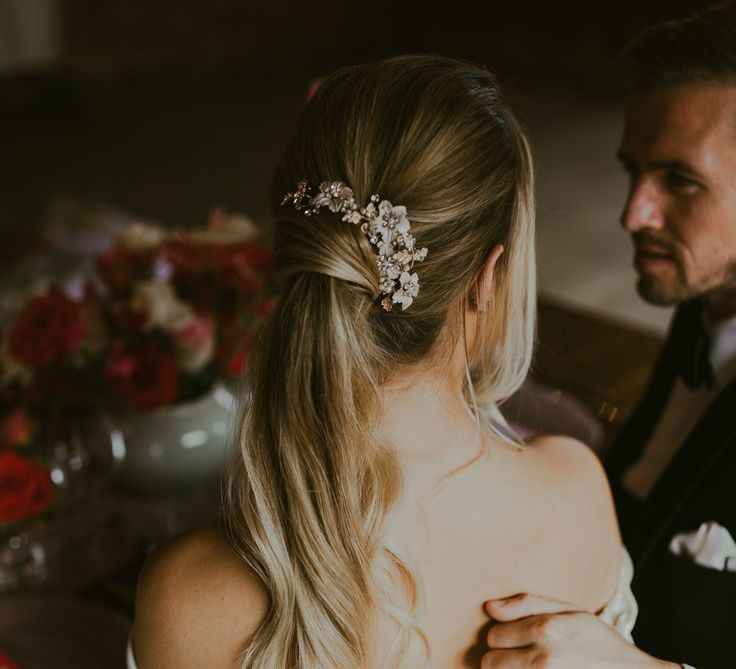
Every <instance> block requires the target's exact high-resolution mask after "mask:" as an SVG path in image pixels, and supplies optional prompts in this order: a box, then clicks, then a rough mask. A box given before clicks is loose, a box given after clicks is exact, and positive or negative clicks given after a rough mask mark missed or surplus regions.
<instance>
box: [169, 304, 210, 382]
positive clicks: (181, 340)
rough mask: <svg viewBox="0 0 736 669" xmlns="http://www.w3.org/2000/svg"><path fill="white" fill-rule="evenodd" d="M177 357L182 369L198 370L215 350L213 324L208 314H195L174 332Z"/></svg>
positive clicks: (205, 363)
mask: <svg viewBox="0 0 736 669" xmlns="http://www.w3.org/2000/svg"><path fill="white" fill-rule="evenodd" d="M175 338H176V345H177V346H176V348H177V359H178V361H179V364H180V365H181V366H182V368H183V369H185V370H187V371H188V372H198V371H199V370H201V369H202V368H203V367H205V366H206V365H207V363H209V362H210V360H212V356H213V355H214V352H215V324H214V321H213V320H212V319H211V318H210V317H209V316H196V317H195V318H193V319H192V320H191V321H189V323H187V324H186V325H185V326H184V327H182V328H181V329H180V330H179V331H178V332H176V334H175Z"/></svg>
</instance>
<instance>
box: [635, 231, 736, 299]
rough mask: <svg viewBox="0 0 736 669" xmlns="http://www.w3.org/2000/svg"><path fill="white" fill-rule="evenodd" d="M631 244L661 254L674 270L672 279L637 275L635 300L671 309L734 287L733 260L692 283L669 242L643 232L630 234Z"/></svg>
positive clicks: (735, 260) (676, 250)
mask: <svg viewBox="0 0 736 669" xmlns="http://www.w3.org/2000/svg"><path fill="white" fill-rule="evenodd" d="M633 240H634V245H635V247H636V248H637V249H638V248H641V247H643V248H646V249H652V248H654V249H656V250H658V251H661V252H663V253H664V254H665V255H667V257H668V258H669V260H670V261H671V262H672V265H673V267H674V269H675V272H674V276H672V275H668V276H657V275H654V274H651V275H647V274H641V275H639V278H638V281H637V283H636V290H637V292H638V293H639V296H640V297H641V298H642V299H643V300H645V301H646V302H649V303H650V304H654V305H657V306H672V305H675V304H679V303H681V302H686V301H688V300H692V299H694V298H696V297H703V296H705V295H708V294H709V293H713V292H715V291H718V290H721V289H723V288H727V287H734V286H736V258H730V259H728V261H727V262H726V263H725V265H722V266H720V267H718V268H716V269H714V270H712V271H710V272H708V273H707V274H705V275H703V276H702V277H700V278H698V279H696V280H694V279H692V278H691V277H689V276H688V273H687V271H686V269H685V264H684V263H683V261H682V259H681V255H680V253H679V251H678V249H677V248H676V247H675V246H674V245H673V244H672V243H671V242H669V241H667V240H663V239H661V238H659V237H656V236H654V235H651V234H649V233H646V232H645V233H636V234H634V235H633Z"/></svg>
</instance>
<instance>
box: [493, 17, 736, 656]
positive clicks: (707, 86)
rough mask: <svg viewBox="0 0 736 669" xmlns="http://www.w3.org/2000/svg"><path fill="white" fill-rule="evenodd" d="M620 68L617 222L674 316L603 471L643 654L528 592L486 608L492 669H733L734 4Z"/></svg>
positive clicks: (645, 43) (657, 31) (654, 295)
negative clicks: (625, 178)
mask: <svg viewBox="0 0 736 669" xmlns="http://www.w3.org/2000/svg"><path fill="white" fill-rule="evenodd" d="M622 62H623V65H624V69H625V71H626V73H627V76H628V78H629V83H630V98H629V101H628V107H627V113H626V121H625V127H624V133H623V138H622V141H621V145H620V149H619V154H618V157H619V160H620V161H621V163H622V165H623V167H624V169H625V170H626V172H627V173H628V175H629V178H630V186H629V194H628V198H627V200H626V204H625V205H624V209H623V212H622V214H621V224H622V226H623V228H624V229H625V230H626V231H627V232H628V233H629V234H630V235H631V239H632V242H633V246H634V265H635V267H636V270H637V273H638V284H637V288H638V291H639V293H640V295H641V296H642V297H643V298H644V299H645V300H646V301H648V302H650V303H653V304H660V305H677V307H678V308H677V311H676V314H675V316H674V319H673V321H672V324H671V326H670V331H669V334H668V337H667V341H666V344H665V347H664V351H663V353H662V356H661V358H660V360H659V362H658V364H657V367H656V369H655V370H654V374H653V376H652V379H651V381H650V385H649V388H648V389H647V392H646V393H645V396H644V398H643V400H642V402H641V404H640V406H639V407H638V409H637V410H636V412H635V413H634V416H633V417H632V419H631V421H630V423H629V424H628V425H627V426H626V427H625V428H624V430H623V431H622V433H621V436H620V438H619V440H618V442H617V444H616V445H615V446H614V448H613V450H612V452H611V455H610V457H609V459H608V461H607V463H606V464H607V470H608V473H609V478H610V481H611V486H612V489H613V491H614V497H615V499H616V505H617V508H618V511H619V517H620V521H621V528H622V534H623V538H624V542H625V544H626V545H627V547H628V548H629V550H630V551H631V553H632V557H633V559H634V563H635V565H636V571H635V576H634V581H633V590H634V594H635V595H636V597H637V600H638V602H639V607H640V614H639V620H638V622H637V626H636V628H635V630H634V638H635V640H636V642H637V644H638V646H639V648H640V649H641V650H638V649H636V648H634V647H632V646H629V645H628V644H627V643H626V642H624V641H623V640H622V639H621V638H620V637H618V635H617V634H615V633H614V632H613V631H612V630H611V629H610V628H608V627H607V626H606V625H604V624H603V623H601V622H600V621H599V620H598V619H597V618H595V617H594V616H592V615H590V614H587V613H582V612H572V611H570V607H569V606H565V605H564V604H561V603H558V602H552V601H549V600H545V599H542V598H538V597H534V596H530V595H523V596H518V597H514V598H511V599H509V600H501V601H498V600H497V601H494V602H489V603H488V604H487V610H488V613H489V614H490V615H491V617H492V618H493V619H494V620H496V621H497V622H498V624H496V625H494V626H493V627H492V628H491V632H490V633H489V639H488V641H489V647H490V652H489V653H487V655H486V656H485V657H484V659H483V664H482V667H483V668H484V669H512V668H513V669H525V668H528V669H531V668H532V667H545V668H546V669H556V668H558V667H559V668H560V669H562V668H564V669H577V668H580V669H583V668H584V669H596V668H601V669H602V668H603V667H622V668H623V667H629V668H631V669H633V668H634V667H639V668H641V669H645V668H651V669H654V668H656V667H679V666H689V665H685V664H678V663H689V664H690V665H692V666H694V667H697V668H698V669H725V668H726V667H736V542H735V540H734V538H736V3H727V4H724V5H719V6H718V7H715V8H712V9H710V10H707V11H705V12H703V13H702V14H700V15H696V16H693V17H691V18H689V19H686V20H683V21H679V22H668V23H665V24H662V25H659V26H656V27H654V28H652V29H650V30H648V31H646V32H644V33H642V34H641V35H639V36H638V37H636V38H635V39H634V40H633V41H632V42H631V44H630V45H629V46H628V47H627V49H626V50H625V51H624V54H623V56H622ZM658 658H662V659H658Z"/></svg>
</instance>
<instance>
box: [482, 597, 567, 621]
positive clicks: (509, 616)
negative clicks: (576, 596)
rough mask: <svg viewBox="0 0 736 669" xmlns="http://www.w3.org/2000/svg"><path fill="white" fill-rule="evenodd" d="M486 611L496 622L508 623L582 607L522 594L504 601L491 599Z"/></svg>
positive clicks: (487, 603) (486, 604)
mask: <svg viewBox="0 0 736 669" xmlns="http://www.w3.org/2000/svg"><path fill="white" fill-rule="evenodd" d="M485 609H486V612H487V613H488V615H489V616H491V618H493V619H494V620H497V621H499V622H508V621H509V620H518V619H519V618H527V617H529V616H538V615H542V614H545V613H567V612H568V611H578V610H580V607H579V606H575V605H574V604H567V603H565V602H559V601H557V600H556V599H547V598H546V597H539V596H538V595H530V594H528V593H521V594H519V595H513V596H512V597H505V598H504V599H491V600H489V601H487V602H486V603H485Z"/></svg>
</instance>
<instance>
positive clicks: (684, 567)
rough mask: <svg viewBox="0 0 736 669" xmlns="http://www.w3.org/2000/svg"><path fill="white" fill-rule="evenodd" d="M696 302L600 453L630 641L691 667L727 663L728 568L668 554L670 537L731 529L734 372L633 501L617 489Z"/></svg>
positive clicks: (734, 518) (660, 398) (735, 612)
mask: <svg viewBox="0 0 736 669" xmlns="http://www.w3.org/2000/svg"><path fill="white" fill-rule="evenodd" d="M695 318H700V304H699V303H698V302H697V301H694V302H690V303H686V304H684V305H682V306H681V307H680V308H679V309H678V311H677V313H676V314H675V318H674V319H673V322H672V325H671V327H670V331H669V334H668V336H667V340H666V343H665V346H664V349H663V352H662V354H661V357H660V359H659V362H658V363H657V366H656V368H655V370H654V374H653V376H652V378H651V381H650V384H649V387H648V388H647V391H646V393H645V395H644V398H643V400H642V402H641V403H640V405H639V407H638V408H637V410H636V411H635V413H634V415H633V416H632V419H631V421H630V422H629V423H628V425H626V427H625V428H624V429H623V430H622V432H621V434H620V436H619V438H618V440H617V442H616V444H615V445H614V447H613V448H612V450H611V452H610V455H609V457H608V459H607V462H606V468H607V471H608V475H609V478H610V481H611V486H612V489H613V492H614V498H615V500H616V506H617V510H618V513H619V520H620V523H621V531H622V535H623V538H624V542H625V544H626V545H627V547H628V548H629V550H630V552H631V554H632V558H633V560H634V565H635V574H634V582H633V589H634V594H635V595H636V597H637V600H638V602H639V619H638V622H637V625H636V628H635V629H634V639H635V641H636V643H637V645H638V646H639V647H640V648H642V649H643V650H646V651H647V652H649V653H651V654H652V655H654V656H655V657H658V658H661V659H666V660H671V661H674V662H685V663H688V664H691V665H693V666H694V667H697V669H726V667H729V668H733V667H736V572H726V571H717V570H715V569H708V568H706V567H702V566H700V565H697V564H695V563H694V562H693V561H692V560H691V559H689V558H685V557H676V556H674V555H673V554H671V552H670V551H669V550H668V546H669V542H670V540H671V539H672V537H673V536H674V535H676V534H678V533H681V532H689V531H694V530H697V529H698V527H699V526H700V525H701V523H704V522H708V521H715V522H717V523H718V524H719V525H722V526H723V527H725V528H726V529H727V530H728V531H729V533H730V534H731V536H733V537H735V538H736V381H733V382H731V384H730V385H728V386H727V387H725V388H723V389H722V391H721V392H720V393H719V394H718V396H717V398H716V399H715V400H714V402H713V403H712V404H711V405H710V407H709V408H708V410H707V411H706V413H705V415H703V417H702V418H701V419H700V421H699V422H698V424H697V425H696V426H695V427H694V428H693V430H692V431H691V432H690V434H688V435H687V436H685V435H683V436H684V437H685V440H684V442H683V445H682V447H681V448H680V450H679V451H678V453H677V455H676V456H675V457H674V459H673V460H672V461H671V462H670V464H669V466H668V467H667V469H666V470H665V472H664V474H663V475H662V477H661V478H660V479H659V481H658V482H657V484H656V486H655V487H654V489H653V490H652V492H651V494H650V496H649V497H648V499H647V501H646V502H645V503H644V504H642V503H640V502H638V501H636V500H634V499H633V498H632V497H631V496H630V495H628V494H627V493H626V491H625V490H623V489H622V487H621V485H620V482H621V476H622V474H623V472H624V471H625V470H626V468H627V467H628V466H629V465H630V464H632V463H633V462H635V461H636V460H637V459H638V458H639V456H640V455H641V453H642V451H643V449H644V446H645V445H646V442H647V440H648V438H649V436H650V435H651V433H652V431H653V429H654V427H655V426H656V424H657V421H658V419H659V418H660V416H661V414H662V412H663V410H664V408H665V405H666V402H667V399H668V397H669V394H670V392H671V390H672V386H673V383H674V381H675V378H676V374H677V360H678V357H679V356H680V355H682V354H683V350H682V342H683V341H686V340H687V337H686V336H685V333H686V331H687V330H688V328H689V327H691V325H692V323H693V319H695Z"/></svg>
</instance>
